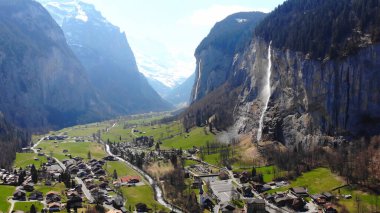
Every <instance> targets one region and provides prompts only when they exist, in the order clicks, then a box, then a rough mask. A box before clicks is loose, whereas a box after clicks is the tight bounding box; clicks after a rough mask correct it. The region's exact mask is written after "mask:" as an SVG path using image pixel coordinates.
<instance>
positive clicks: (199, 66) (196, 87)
mask: <svg viewBox="0 0 380 213" xmlns="http://www.w3.org/2000/svg"><path fill="white" fill-rule="evenodd" d="M201 65H202V59H200V60H199V63H198V79H197V85H196V86H195V92H194V97H193V101H195V100H196V99H197V93H198V87H199V81H200V80H201V75H202V74H201Z"/></svg>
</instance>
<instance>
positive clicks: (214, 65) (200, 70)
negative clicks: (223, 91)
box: [191, 12, 266, 102]
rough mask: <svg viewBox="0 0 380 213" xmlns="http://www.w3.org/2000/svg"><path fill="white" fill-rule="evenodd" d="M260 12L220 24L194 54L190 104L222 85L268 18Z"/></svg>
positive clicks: (246, 14) (231, 16)
mask: <svg viewBox="0 0 380 213" xmlns="http://www.w3.org/2000/svg"><path fill="white" fill-rule="evenodd" d="M265 15H266V14H265V13H261V12H244V13H236V14H233V15H230V16H228V17H227V18H226V19H224V20H222V21H221V22H219V23H217V24H216V25H215V26H214V27H213V28H212V29H211V31H210V33H209V35H208V36H207V37H206V38H205V39H204V40H203V41H202V42H201V44H200V45H199V46H198V47H197V49H196V51H195V57H196V59H197V66H196V71H195V83H194V87H193V90H192V95H191V101H192V102H195V101H198V100H200V99H202V98H203V97H205V96H206V95H207V94H209V93H210V92H212V91H214V90H216V89H217V88H218V87H220V86H221V85H223V84H224V83H225V82H226V81H227V80H228V79H229V78H230V77H231V74H232V72H231V70H232V67H233V65H234V63H235V61H236V58H237V57H238V56H239V55H238V52H240V51H242V50H243V49H244V47H245V46H246V45H247V42H249V40H250V39H251V36H252V33H253V30H254V28H255V26H256V25H257V24H258V23H259V22H260V21H261V20H262V19H263V18H264V17H265Z"/></svg>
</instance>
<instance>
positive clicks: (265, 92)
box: [257, 42, 272, 141]
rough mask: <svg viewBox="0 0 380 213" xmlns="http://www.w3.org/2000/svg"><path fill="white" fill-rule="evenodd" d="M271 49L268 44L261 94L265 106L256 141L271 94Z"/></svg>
mask: <svg viewBox="0 0 380 213" xmlns="http://www.w3.org/2000/svg"><path fill="white" fill-rule="evenodd" d="M271 47H272V42H270V44H269V48H268V68H267V73H266V81H265V86H264V88H263V91H262V93H261V98H262V99H263V100H264V103H265V105H264V109H263V111H262V112H261V116H260V122H259V129H258V131H257V141H260V140H261V136H262V134H263V125H264V117H265V112H266V111H267V109H268V104H269V99H270V96H271V93H272V91H271V87H270V77H271V69H272V53H271V49H272V48H271Z"/></svg>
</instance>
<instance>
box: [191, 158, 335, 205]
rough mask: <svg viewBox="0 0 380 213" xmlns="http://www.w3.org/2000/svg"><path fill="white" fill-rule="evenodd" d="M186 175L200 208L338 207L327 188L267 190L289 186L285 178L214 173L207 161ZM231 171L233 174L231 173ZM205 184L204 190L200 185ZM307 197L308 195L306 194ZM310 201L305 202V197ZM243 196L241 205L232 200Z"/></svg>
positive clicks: (192, 168) (192, 167)
mask: <svg viewBox="0 0 380 213" xmlns="http://www.w3.org/2000/svg"><path fill="white" fill-rule="evenodd" d="M186 171H187V173H188V174H190V175H189V176H187V177H192V178H193V185H192V187H193V188H199V189H200V196H199V197H200V200H199V202H200V204H201V206H202V207H203V208H205V209H209V210H210V211H215V208H217V211H218V212H222V213H230V212H231V213H232V212H236V211H242V210H244V211H245V212H267V211H268V210H269V209H271V210H273V209H277V210H286V211H288V212H299V211H308V210H311V211H318V210H321V211H323V212H327V213H335V212H337V210H336V209H335V208H334V207H333V205H332V204H331V202H332V200H333V199H334V196H333V195H332V194H331V193H329V192H324V193H321V194H314V195H310V194H309V193H308V190H307V189H306V188H304V187H293V188H290V189H289V190H287V191H286V192H276V193H273V194H268V193H267V191H269V190H271V189H276V188H280V187H284V186H288V185H289V183H288V182H286V181H276V182H269V183H258V182H255V181H253V180H252V178H250V177H249V175H247V173H239V174H237V173H234V174H233V176H234V177H230V175H229V173H228V171H225V170H221V171H220V172H219V174H213V173H212V170H211V169H210V168H209V167H208V166H207V165H201V164H198V165H193V166H190V167H187V168H186ZM231 175H232V174H231ZM205 185H206V186H207V187H208V192H207V193H205V192H204V190H203V186H205ZM307 197H310V198H307ZM309 199H310V200H312V201H313V202H307V200H309ZM234 200H244V208H242V207H241V206H240V208H239V207H238V206H236V205H234V203H233V202H232V201H234Z"/></svg>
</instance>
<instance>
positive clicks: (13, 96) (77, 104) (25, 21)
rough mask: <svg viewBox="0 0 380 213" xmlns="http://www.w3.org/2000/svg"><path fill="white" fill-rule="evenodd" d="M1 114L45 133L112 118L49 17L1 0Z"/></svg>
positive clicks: (23, 3) (26, 0) (18, 1)
mask: <svg viewBox="0 0 380 213" xmlns="http://www.w3.org/2000/svg"><path fill="white" fill-rule="evenodd" d="M0 10H1V11H2V12H1V14H0V76H1V80H0V81H1V83H0V111H2V113H3V114H4V116H5V117H6V118H7V120H9V121H10V122H12V123H14V124H16V125H17V126H19V127H22V128H28V129H30V130H44V129H46V128H50V127H53V128H56V127H62V126H67V125H72V124H76V123H78V122H90V121H94V120H98V119H101V118H105V117H107V116H109V115H110V114H111V113H110V110H109V108H108V107H107V106H106V105H104V104H103V102H102V101H101V100H100V98H99V97H98V95H97V93H96V92H94V90H93V89H92V86H91V84H90V82H89V81H88V79H87V77H86V73H85V71H84V68H83V67H82V65H81V63H80V62H79V61H78V60H77V58H76V57H75V55H74V54H73V52H72V51H71V49H70V48H69V47H68V45H67V42H66V39H65V36H64V34H63V33H62V30H61V29H60V27H59V26H58V25H57V24H56V22H55V21H54V20H53V19H52V18H51V17H50V15H49V13H48V12H47V11H46V10H45V9H44V8H43V7H42V6H41V5H40V4H38V3H37V2H34V1H30V0H15V1H6V0H2V1H0Z"/></svg>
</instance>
